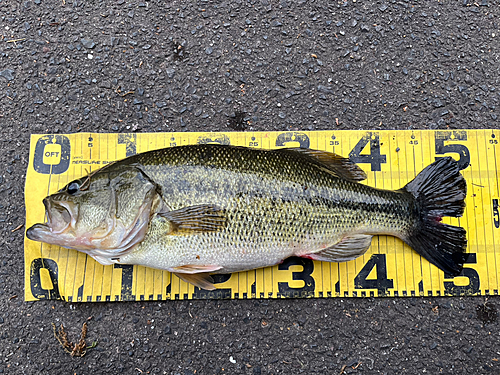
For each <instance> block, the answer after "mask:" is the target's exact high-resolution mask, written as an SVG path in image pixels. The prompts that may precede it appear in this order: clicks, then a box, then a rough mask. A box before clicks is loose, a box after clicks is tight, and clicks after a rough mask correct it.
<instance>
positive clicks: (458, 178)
mask: <svg viewBox="0 0 500 375" xmlns="http://www.w3.org/2000/svg"><path fill="white" fill-rule="evenodd" d="M401 190H406V191H407V192H409V193H411V194H412V195H413V196H414V197H415V202H416V209H417V212H418V215H419V217H420V221H419V222H418V223H417V224H416V226H415V228H413V229H412V230H411V231H410V233H409V234H408V235H407V238H405V242H406V243H408V245H410V246H411V247H412V248H413V249H414V250H415V251H416V252H417V253H419V254H420V255H422V256H423V257H424V258H425V259H427V260H428V261H429V262H431V263H432V264H434V265H435V266H437V267H439V268H440V269H442V270H443V271H445V272H446V273H448V274H451V275H454V276H456V275H458V274H459V273H460V272H461V271H462V268H463V264H464V263H465V262H466V260H467V257H468V254H466V253H465V250H466V248H467V239H466V231H465V229H464V228H462V227H455V226H452V225H447V224H443V223H441V218H442V217H443V216H452V217H460V216H462V214H463V212H464V207H465V202H464V199H465V196H466V192H467V184H466V182H465V179H464V178H463V177H462V175H461V174H460V171H459V169H458V163H457V162H456V161H455V160H454V159H453V158H451V157H445V158H441V159H438V160H437V161H435V162H434V163H432V164H431V165H429V166H427V167H426V168H425V169H424V170H423V171H422V172H420V173H419V174H418V175H417V177H415V179H414V180H413V181H411V182H409V183H408V184H407V185H406V186H405V187H404V188H403V189H401Z"/></svg>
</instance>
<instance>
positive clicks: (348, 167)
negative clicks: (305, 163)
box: [279, 147, 366, 181]
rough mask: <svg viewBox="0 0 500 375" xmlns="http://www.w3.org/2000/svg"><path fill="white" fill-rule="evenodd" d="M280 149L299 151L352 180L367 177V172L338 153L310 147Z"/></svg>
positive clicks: (360, 179) (361, 179) (331, 170)
mask: <svg viewBox="0 0 500 375" xmlns="http://www.w3.org/2000/svg"><path fill="white" fill-rule="evenodd" d="M279 151H285V152H286V151H288V152H298V153H300V154H303V155H307V156H309V157H311V158H313V159H314V160H316V161H318V162H319V163H321V164H322V165H324V166H325V167H326V168H327V169H328V170H329V171H330V172H333V173H334V174H335V175H336V176H337V177H341V178H344V179H346V180H350V181H363V180H365V179H366V173H365V172H364V171H363V170H362V169H361V168H360V167H358V166H357V165H356V163H354V162H352V161H351V160H349V159H348V158H344V157H343V156H340V155H337V154H335V153H333V152H328V151H320V150H311V149H308V148H298V147H297V148H285V149H281V150H279Z"/></svg>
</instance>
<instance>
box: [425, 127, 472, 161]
mask: <svg viewBox="0 0 500 375" xmlns="http://www.w3.org/2000/svg"><path fill="white" fill-rule="evenodd" d="M434 139H435V144H436V155H443V154H448V153H455V154H458V155H459V156H460V159H459V160H458V167H459V168H460V170H462V169H465V168H467V167H468V166H469V164H470V152H469V149H468V148H467V146H465V145H460V144H456V143H454V144H447V145H445V144H444V142H445V141H453V142H455V141H466V140H467V132H466V131H463V130H454V131H437V132H436V133H435V134H434ZM438 158H439V157H436V159H438Z"/></svg>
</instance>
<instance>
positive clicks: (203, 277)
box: [169, 264, 222, 290]
mask: <svg viewBox="0 0 500 375" xmlns="http://www.w3.org/2000/svg"><path fill="white" fill-rule="evenodd" d="M221 268H222V267H220V266H198V265H193V264H187V265H185V266H180V267H174V268H172V269H169V271H170V272H173V273H174V274H175V276H177V277H178V278H179V279H181V280H183V281H185V282H187V283H189V284H193V285H194V286H197V287H198V288H201V289H205V290H215V289H216V288H215V285H214V280H213V279H212V276H210V274H209V272H214V271H217V270H220V269H221Z"/></svg>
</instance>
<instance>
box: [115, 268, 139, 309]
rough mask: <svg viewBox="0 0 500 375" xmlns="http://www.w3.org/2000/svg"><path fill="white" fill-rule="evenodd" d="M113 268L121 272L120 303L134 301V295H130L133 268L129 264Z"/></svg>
mask: <svg viewBox="0 0 500 375" xmlns="http://www.w3.org/2000/svg"><path fill="white" fill-rule="evenodd" d="M115 268H121V270H122V288H121V300H122V301H135V295H133V294H132V279H133V277H134V266H131V265H130V264H115Z"/></svg>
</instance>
